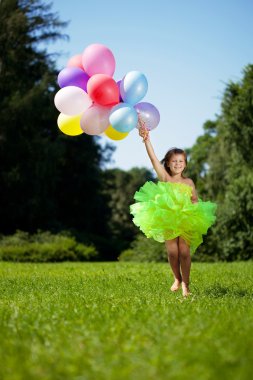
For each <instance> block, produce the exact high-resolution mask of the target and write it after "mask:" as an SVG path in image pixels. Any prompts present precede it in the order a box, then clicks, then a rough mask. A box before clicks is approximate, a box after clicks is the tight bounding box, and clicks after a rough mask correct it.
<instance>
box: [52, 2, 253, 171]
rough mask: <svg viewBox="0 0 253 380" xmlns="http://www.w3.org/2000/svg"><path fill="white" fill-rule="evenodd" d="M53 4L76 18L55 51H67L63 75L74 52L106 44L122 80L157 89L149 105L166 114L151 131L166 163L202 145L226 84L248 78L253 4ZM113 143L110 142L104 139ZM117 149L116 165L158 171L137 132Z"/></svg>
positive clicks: (149, 97) (252, 48)
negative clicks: (132, 76) (131, 75)
mask: <svg viewBox="0 0 253 380" xmlns="http://www.w3.org/2000/svg"><path fill="white" fill-rule="evenodd" d="M52 4H53V7H52V10H53V11H55V12H57V13H58V15H59V17H60V19H61V20H62V21H67V20H68V21H69V25H68V27H67V28H66V29H65V33H66V34H68V35H69V41H58V42H56V43H54V44H50V45H49V46H48V50H49V51H50V52H61V53H62V54H61V56H60V57H59V58H58V59H57V66H58V68H59V71H60V70H61V69H62V68H63V67H64V66H65V65H66V63H67V61H68V59H69V58H70V57H71V56H72V55H75V54H80V53H81V52H82V51H83V50H84V49H85V47H86V46H88V45H90V44H92V43H102V44H104V45H106V46H108V47H109V48H110V49H111V50H112V52H113V54H114V57H115V59H116V71H115V74H114V78H115V79H116V80H119V79H121V78H122V77H123V76H124V75H125V74H126V73H127V72H128V71H131V70H138V71H141V72H142V73H144V74H145V75H146V77H147V80H148V84H149V89H148V92H147V94H146V96H145V98H143V100H142V101H147V102H150V103H152V104H154V105H155V106H156V107H157V108H158V110H159V112H160V116H161V121H160V124H159V125H158V127H157V128H156V129H155V130H154V131H152V133H151V141H152V143H153V146H154V149H155V152H156V155H157V157H158V158H159V159H162V158H163V156H164V154H165V153H166V151H167V150H168V149H169V148H170V147H173V146H177V147H180V148H186V147H191V146H192V145H193V144H194V142H195V141H196V138H197V137H198V136H199V135H201V134H202V126H203V123H204V122H205V121H206V120H208V119H214V118H215V115H217V114H219V112H220V101H221V98H222V94H223V91H224V89H225V84H226V83H228V82H229V81H230V80H233V81H238V80H240V78H241V77H242V70H243V68H244V67H245V66H246V65H247V64H249V63H253V43H252V41H253V1H252V0H220V1H218V0H212V1H205V0H188V1H187V0H177V1H175V0H174V1H172V0H167V1H166V0H156V1H148V0H146V1H137V0H135V1H134V0H128V1H127V2H119V1H114V0H107V1H102V0H101V1H98V0H93V1H90V2H87V1H82V0H72V1H66V2H65V1H62V0H61V1H60V0H53V2H52ZM56 128H57V126H56ZM80 138H85V135H82V136H80ZM110 141H111V140H110ZM105 142H108V139H107V138H106V137H103V138H101V143H102V144H104V143H105ZM114 144H115V145H116V147H117V150H116V152H115V153H114V155H113V158H114V163H113V164H112V165H111V166H110V167H119V168H122V169H124V170H128V169H130V168H131V167H134V166H138V167H142V166H145V167H148V168H151V164H150V162H149V159H148V157H147V154H146V152H145V147H144V144H142V142H141V140H140V138H139V136H138V133H137V130H133V131H132V132H130V134H129V136H128V137H127V138H126V139H124V140H122V141H119V142H115V143H114Z"/></svg>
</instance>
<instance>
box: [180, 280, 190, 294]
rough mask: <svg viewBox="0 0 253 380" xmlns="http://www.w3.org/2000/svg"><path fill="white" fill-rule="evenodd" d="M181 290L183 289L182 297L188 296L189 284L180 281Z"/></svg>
mask: <svg viewBox="0 0 253 380" xmlns="http://www.w3.org/2000/svg"><path fill="white" fill-rule="evenodd" d="M182 291H183V296H184V297H188V296H190V295H191V292H190V289H189V286H188V285H187V284H186V283H185V282H182Z"/></svg>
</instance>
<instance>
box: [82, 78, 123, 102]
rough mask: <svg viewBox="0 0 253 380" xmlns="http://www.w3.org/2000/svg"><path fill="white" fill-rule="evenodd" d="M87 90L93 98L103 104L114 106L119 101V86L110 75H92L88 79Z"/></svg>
mask: <svg viewBox="0 0 253 380" xmlns="http://www.w3.org/2000/svg"><path fill="white" fill-rule="evenodd" d="M87 91H88V94H89V96H90V97H91V99H92V100H93V101H94V102H95V103H98V104H100V105H101V106H114V105H115V104H118V103H119V88H118V86H117V83H116V82H115V80H114V79H112V78H111V77H110V76H109V75H106V74H95V75H92V77H90V79H89V80H88V84H87Z"/></svg>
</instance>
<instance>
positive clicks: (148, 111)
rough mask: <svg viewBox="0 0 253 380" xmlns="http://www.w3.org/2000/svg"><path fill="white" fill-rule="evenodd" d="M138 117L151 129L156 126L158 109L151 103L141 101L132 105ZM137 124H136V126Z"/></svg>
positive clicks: (158, 116) (158, 115) (158, 119)
mask: <svg viewBox="0 0 253 380" xmlns="http://www.w3.org/2000/svg"><path fill="white" fill-rule="evenodd" d="M134 108H135V109H136V111H137V113H138V115H139V117H140V118H141V120H142V121H143V122H144V123H145V126H146V128H148V129H149V130H152V129H154V128H156V127H157V125H158V124H159V121H160V114H159V111H158V109H157V108H156V107H155V106H154V105H153V104H151V103H147V102H142V103H138V104H136V105H135V106H134ZM138 127H139V126H138V125H137V128H138Z"/></svg>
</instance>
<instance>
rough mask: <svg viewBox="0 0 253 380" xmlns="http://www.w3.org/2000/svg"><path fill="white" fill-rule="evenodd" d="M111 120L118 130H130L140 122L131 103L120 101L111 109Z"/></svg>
mask: <svg viewBox="0 0 253 380" xmlns="http://www.w3.org/2000/svg"><path fill="white" fill-rule="evenodd" d="M109 121H110V124H111V126H112V127H113V128H114V129H116V131H118V132H130V131H131V130H132V129H134V128H135V127H136V125H137V123H138V114H137V112H136V110H135V109H134V107H133V106H131V104H127V103H119V104H117V105H116V106H114V107H113V108H112V110H111V113H110V116H109Z"/></svg>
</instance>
